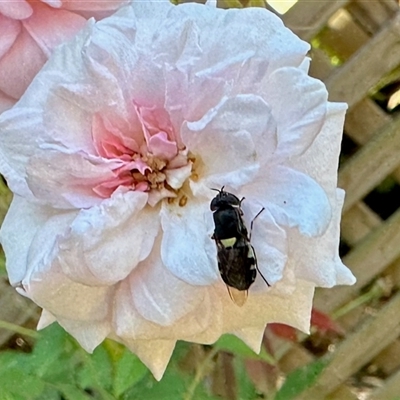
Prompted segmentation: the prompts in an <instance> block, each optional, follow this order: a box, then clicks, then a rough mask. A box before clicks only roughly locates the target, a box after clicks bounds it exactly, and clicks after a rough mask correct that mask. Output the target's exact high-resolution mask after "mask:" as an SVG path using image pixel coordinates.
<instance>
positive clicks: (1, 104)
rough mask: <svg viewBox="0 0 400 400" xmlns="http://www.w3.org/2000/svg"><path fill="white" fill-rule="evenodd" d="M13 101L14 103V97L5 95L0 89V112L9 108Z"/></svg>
mask: <svg viewBox="0 0 400 400" xmlns="http://www.w3.org/2000/svg"><path fill="white" fill-rule="evenodd" d="M15 103H16V100H15V99H13V98H12V97H10V96H7V95H6V94H4V93H3V92H2V91H0V114H1V113H2V112H4V111H6V110H8V109H10V108H11V107H12V106H13V105H14V104H15Z"/></svg>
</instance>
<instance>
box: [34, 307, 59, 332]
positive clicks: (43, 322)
mask: <svg viewBox="0 0 400 400" xmlns="http://www.w3.org/2000/svg"><path fill="white" fill-rule="evenodd" d="M56 321H57V318H56V317H55V316H54V315H53V314H52V313H50V312H48V311H47V310H45V309H43V310H42V314H41V315H40V319H39V322H38V324H37V328H36V329H37V330H38V331H40V330H42V329H44V328H47V327H48V326H49V325H51V324H52V323H53V322H56Z"/></svg>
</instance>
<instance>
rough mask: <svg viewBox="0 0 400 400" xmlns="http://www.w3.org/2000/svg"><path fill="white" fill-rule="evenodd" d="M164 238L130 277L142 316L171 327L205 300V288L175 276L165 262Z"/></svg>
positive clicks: (134, 300)
mask: <svg viewBox="0 0 400 400" xmlns="http://www.w3.org/2000/svg"><path fill="white" fill-rule="evenodd" d="M160 245H161V237H159V239H158V240H157V241H156V243H155V245H154V248H153V251H152V253H151V254H150V256H149V257H148V258H147V259H146V260H144V261H143V262H142V263H140V264H139V266H138V268H137V269H136V270H135V271H134V272H133V273H132V274H131V275H130V276H129V284H130V290H131V293H132V299H133V303H134V305H135V307H136V309H137V310H138V311H139V313H140V314H141V315H142V317H143V318H146V319H148V320H149V321H152V322H154V323H156V324H159V325H162V326H170V325H172V324H174V323H175V322H176V321H177V320H178V319H180V318H182V317H183V316H185V315H186V314H188V313H189V312H191V311H193V310H194V309H195V308H196V307H197V306H198V305H199V304H200V303H201V302H202V301H203V300H204V296H205V291H206V289H204V288H201V287H196V286H192V285H188V284H187V283H185V282H183V281H181V280H180V279H178V278H175V276H174V275H172V273H171V272H169V271H168V269H167V268H166V267H165V266H164V265H163V264H162V262H161V254H160Z"/></svg>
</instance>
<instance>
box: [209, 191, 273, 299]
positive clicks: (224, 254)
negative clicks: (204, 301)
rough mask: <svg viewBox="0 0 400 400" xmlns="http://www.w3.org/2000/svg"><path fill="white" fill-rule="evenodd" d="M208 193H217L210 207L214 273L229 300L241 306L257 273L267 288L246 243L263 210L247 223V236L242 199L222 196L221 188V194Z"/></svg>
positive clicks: (228, 194) (248, 242)
mask: <svg viewBox="0 0 400 400" xmlns="http://www.w3.org/2000/svg"><path fill="white" fill-rule="evenodd" d="M212 190H216V191H217V192H218V194H217V195H216V196H215V197H214V198H213V199H212V201H211V204H210V209H211V211H212V212H213V218H214V225H215V229H214V234H213V236H212V239H214V240H215V243H216V245H217V251H218V269H219V272H220V274H221V277H222V280H223V281H224V282H225V284H226V287H227V289H228V292H229V296H230V298H231V299H232V301H233V302H234V303H235V304H236V305H238V306H242V305H243V304H244V303H245V302H246V300H247V292H248V289H249V287H250V286H251V285H252V284H253V282H254V281H255V279H256V276H257V271H258V272H259V273H260V275H261V277H262V278H263V280H264V281H265V283H266V284H267V285H268V286H270V284H269V283H268V281H267V280H266V279H265V278H264V276H263V275H262V273H261V272H260V270H259V269H258V265H257V258H256V253H255V251H254V247H253V246H252V245H251V243H250V239H251V231H252V229H253V222H254V220H255V219H256V218H257V217H258V216H259V215H260V214H261V213H262V212H263V211H264V208H262V209H261V210H260V212H259V213H258V214H257V215H256V216H255V217H254V218H253V220H252V221H251V226H250V236H249V234H248V232H247V228H246V225H245V223H244V221H243V210H242V208H241V204H242V202H243V200H244V197H243V198H242V199H241V200H239V198H238V197H236V196H235V195H234V194H232V193H229V192H225V191H224V186H222V188H221V190H218V189H212Z"/></svg>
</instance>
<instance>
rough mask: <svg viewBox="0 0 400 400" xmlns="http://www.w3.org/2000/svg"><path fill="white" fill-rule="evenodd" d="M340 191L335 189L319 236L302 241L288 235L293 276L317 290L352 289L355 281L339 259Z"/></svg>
mask: <svg viewBox="0 0 400 400" xmlns="http://www.w3.org/2000/svg"><path fill="white" fill-rule="evenodd" d="M343 201H344V191H343V190H341V189H337V201H336V204H335V208H334V210H333V218H332V220H331V222H330V224H329V227H328V229H327V230H326V232H325V233H324V235H323V236H320V237H317V238H306V237H304V236H301V235H299V233H298V232H296V231H294V230H292V231H290V232H289V248H290V257H291V258H293V259H294V260H296V272H295V273H296V276H297V277H299V278H301V279H304V280H308V281H310V282H313V283H315V284H316V285H317V286H322V287H332V286H334V285H352V284H354V283H355V277H354V276H353V274H352V273H351V272H350V270H349V269H348V268H346V267H345V266H344V265H343V263H342V262H341V260H340V258H339V252H338V251H339V237H340V215H341V210H342V206H343Z"/></svg>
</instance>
